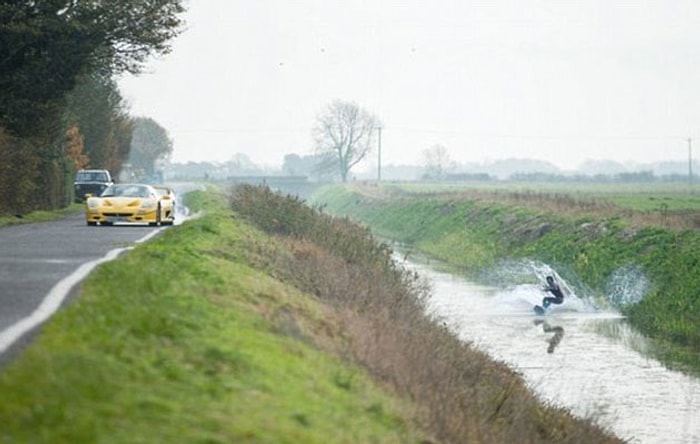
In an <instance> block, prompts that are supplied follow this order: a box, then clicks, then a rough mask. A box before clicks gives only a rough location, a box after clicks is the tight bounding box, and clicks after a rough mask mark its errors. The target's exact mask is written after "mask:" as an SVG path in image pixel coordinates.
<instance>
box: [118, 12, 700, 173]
mask: <svg viewBox="0 0 700 444" xmlns="http://www.w3.org/2000/svg"><path fill="white" fill-rule="evenodd" d="M188 9H189V10H188V12H187V14H186V16H185V19H186V21H187V30H186V31H185V32H184V33H183V34H182V35H181V36H180V37H178V39H177V40H176V41H175V42H174V44H173V52H172V53H171V54H169V55H167V56H165V57H163V58H162V59H160V60H153V61H152V62H150V63H149V64H148V66H147V69H146V71H147V72H145V73H144V74H141V75H140V76H138V77H126V78H124V79H122V80H121V82H120V85H121V87H122V91H123V94H124V97H125V98H126V99H127V100H128V102H129V103H130V106H131V113H132V114H133V115H135V116H144V117H150V118H153V119H154V120H156V121H157V122H158V123H159V124H160V125H161V126H163V127H164V128H165V129H166V130H167V131H168V132H169V134H170V135H171V137H172V138H173V140H174V155H173V160H174V161H176V162H185V161H190V160H192V161H225V160H228V159H230V158H231V157H232V156H233V155H234V154H236V153H244V154H246V155H248V156H249V157H250V158H251V160H253V161H254V162H255V163H258V164H262V165H269V166H280V165H281V164H282V160H283V157H284V155H285V154H289V153H297V154H310V153H312V152H313V141H312V138H311V128H312V127H313V125H314V123H315V120H316V116H317V115H318V114H319V112H321V111H322V109H323V108H324V107H325V106H326V105H327V104H329V103H330V102H331V101H333V100H335V99H341V100H344V101H353V102H356V103H357V104H358V105H359V106H361V107H362V108H365V109H367V110H368V111H370V112H371V113H373V114H375V115H376V116H377V117H379V119H381V121H382V122H383V125H384V129H383V131H382V163H383V164H385V165H386V164H420V163H421V161H422V152H423V151H424V150H426V149H428V148H430V147H431V146H434V145H436V144H441V145H443V146H445V147H446V148H447V152H448V153H449V155H450V157H451V158H452V159H453V160H455V161H457V162H460V163H466V162H485V161H489V160H496V159H503V158H511V157H519V158H533V159H542V160H549V161H551V162H552V163H554V164H556V165H558V166H560V167H562V168H565V169H570V168H575V167H576V166H577V165H578V164H580V163H581V162H582V161H584V160H586V159H596V160H600V159H612V160H618V161H623V162H624V161H636V162H650V161H657V160H687V159H688V142H687V139H688V138H689V137H696V136H697V137H699V139H698V141H697V142H694V145H693V148H695V144H697V148H698V149H697V152H698V153H700V70H699V68H700V1H696V0H687V1H679V0H659V1H620V0H580V1H573V0H551V1H545V0H539V1H538V0H496V1H467V0H431V1H429V2H428V1H419V0H372V1H370V0H366V1H362V0H343V1H341V0H196V1H191V2H189V3H188ZM693 151H695V149H693ZM372 162H375V164H376V156H375V157H374V158H373V160H372ZM367 168H372V167H371V166H370V165H369V164H368V165H367Z"/></svg>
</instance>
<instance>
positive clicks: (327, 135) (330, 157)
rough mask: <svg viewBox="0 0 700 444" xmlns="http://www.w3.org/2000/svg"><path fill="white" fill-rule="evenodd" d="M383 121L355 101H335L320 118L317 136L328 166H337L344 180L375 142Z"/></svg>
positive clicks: (319, 149)
mask: <svg viewBox="0 0 700 444" xmlns="http://www.w3.org/2000/svg"><path fill="white" fill-rule="evenodd" d="M379 125H380V122H379V119H378V118H377V117H375V116H374V115H372V114H370V113H369V112H368V111H366V110H364V109H362V108H360V107H359V106H358V105H357V104H356V103H354V102H343V101H341V100H335V101H333V102H332V103H331V104H330V105H328V106H327V107H326V108H325V109H324V111H323V112H322V113H321V114H319V116H318V117H317V123H316V126H315V127H314V129H313V135H314V139H315V142H316V153H317V154H319V155H322V156H323V158H324V160H323V162H322V166H323V168H324V169H337V171H338V172H339V173H340V177H341V178H342V180H343V182H346V181H347V179H348V173H349V172H350V170H351V169H352V167H353V166H355V165H357V164H358V163H359V162H360V161H362V159H364V158H365V157H366V156H367V154H369V153H370V152H371V151H372V147H373V146H374V145H375V137H376V135H377V131H375V130H376V129H377V128H379Z"/></svg>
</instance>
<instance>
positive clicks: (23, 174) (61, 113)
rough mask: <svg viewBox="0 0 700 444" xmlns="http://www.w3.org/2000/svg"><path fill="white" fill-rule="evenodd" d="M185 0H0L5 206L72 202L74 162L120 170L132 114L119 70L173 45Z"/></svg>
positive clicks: (0, 185) (17, 208)
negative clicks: (120, 86)
mask: <svg viewBox="0 0 700 444" xmlns="http://www.w3.org/2000/svg"><path fill="white" fill-rule="evenodd" d="M181 3H182V2H181V0H161V1H156V2H154V1H145V2H144V1H140V0H113V1H111V2H95V1H81V2H73V1H68V0H65V1H53V2H48V1H38V2H37V1H29V0H18V1H14V2H3V4H2V5H0V213H5V214H7V213H24V212H27V211H32V210H37V209H53V208H58V207H62V206H65V205H67V204H68V203H69V202H70V199H71V196H70V193H71V186H70V184H71V183H72V182H71V181H72V176H73V172H74V171H75V170H76V169H77V168H81V167H86V166H90V167H97V168H106V169H109V170H110V171H112V173H113V174H115V175H116V174H118V172H119V170H120V169H121V167H122V164H123V162H124V161H125V159H127V158H128V156H129V150H130V143H131V137H132V132H133V127H134V121H133V120H132V119H131V118H130V117H129V115H128V113H127V110H126V104H125V102H124V99H123V98H122V96H121V95H120V93H119V91H118V89H117V86H116V82H115V80H114V79H115V77H116V76H117V75H119V74H122V73H125V72H130V73H138V72H139V71H140V69H141V68H142V66H143V63H144V62H145V61H146V59H147V58H148V57H149V56H150V55H152V54H163V53H167V52H168V51H169V49H170V48H169V43H168V42H169V41H170V40H171V39H172V38H174V37H175V36H176V35H178V33H179V32H180V29H181V26H182V21H181V19H180V18H179V16H180V14H181V13H182V12H183V11H184V8H183V6H182V5H181Z"/></svg>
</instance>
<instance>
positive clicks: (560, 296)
mask: <svg viewBox="0 0 700 444" xmlns="http://www.w3.org/2000/svg"><path fill="white" fill-rule="evenodd" d="M544 290H545V291H548V292H550V293H552V295H554V297H551V296H548V297H546V298H544V299H542V307H544V308H547V307H548V306H549V305H550V304H561V303H562V302H564V293H563V292H562V291H561V288H559V285H557V283H556V282H552V283H551V284H549V286H547V287H545V289H544Z"/></svg>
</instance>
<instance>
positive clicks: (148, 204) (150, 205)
mask: <svg viewBox="0 0 700 444" xmlns="http://www.w3.org/2000/svg"><path fill="white" fill-rule="evenodd" d="M155 206H156V203H155V202H153V201H152V200H146V201H143V202H141V208H153V207H155Z"/></svg>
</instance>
